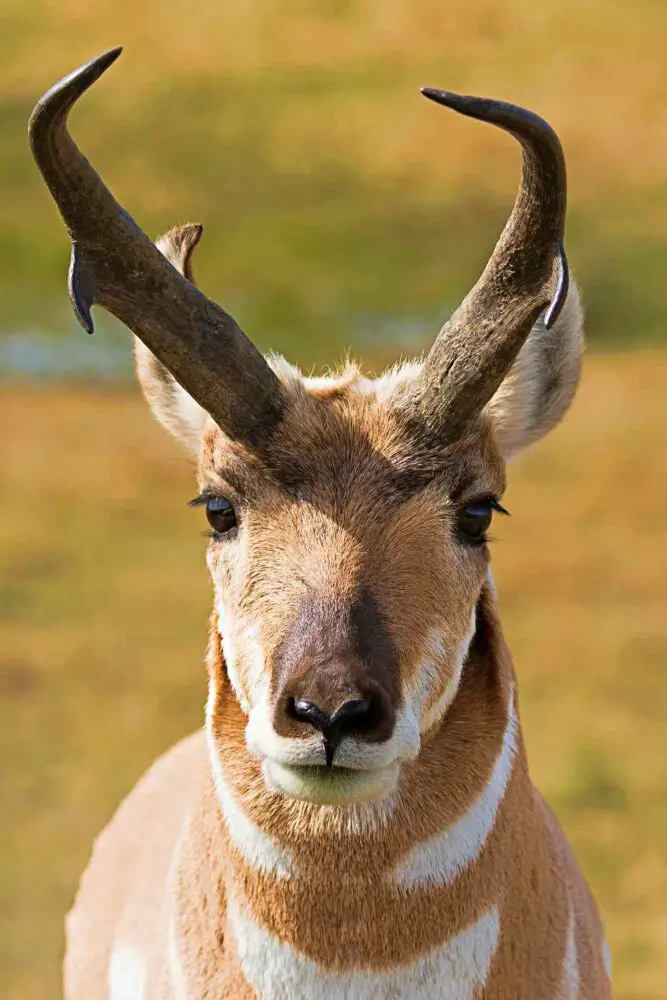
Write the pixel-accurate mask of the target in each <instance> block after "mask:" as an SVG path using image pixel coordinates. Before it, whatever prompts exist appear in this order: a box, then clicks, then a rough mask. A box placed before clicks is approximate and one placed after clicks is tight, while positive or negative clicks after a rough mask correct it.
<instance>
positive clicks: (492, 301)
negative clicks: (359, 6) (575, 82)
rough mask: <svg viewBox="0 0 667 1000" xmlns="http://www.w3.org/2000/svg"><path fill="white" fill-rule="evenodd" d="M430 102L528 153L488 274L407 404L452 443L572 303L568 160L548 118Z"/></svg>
mask: <svg viewBox="0 0 667 1000" xmlns="http://www.w3.org/2000/svg"><path fill="white" fill-rule="evenodd" d="M422 93H423V94H424V96H425V97H428V98H429V100H432V101H435V102H436V103H437V104H442V105H444V106H445V107H448V108H452V109H453V110H454V111H458V112H459V113H460V114H463V115H467V116H468V117H470V118H477V119H479V120H480V121H485V122H489V123H490V124H492V125H497V126H498V127H499V128H502V129H504V130H505V131H506V132H509V133H510V134H511V135H513V136H514V138H515V139H517V140H518V141H519V142H520V143H521V146H522V149H523V169H522V175H521V183H520V186H519V192H518V194H517V197H516V200H515V203H514V208H513V209H512V213H511V215H510V217H509V219H508V221H507V224H506V225H505V228H504V230H503V232H502V234H501V236H500V239H499V240H498V243H497V244H496V247H495V249H494V251H493V253H492V255H491V258H490V259H489V262H488V264H487V265H486V268H485V269H484V272H483V274H482V275H481V277H480V278H479V280H478V282H477V284H476V285H475V286H474V288H473V289H472V291H471V292H470V293H469V294H468V295H467V297H466V298H465V299H464V301H463V302H462V304H461V305H460V306H459V308H458V309H457V310H456V312H455V313H454V315H453V316H452V317H451V319H449V320H448V322H447V323H445V325H444V326H443V328H442V330H441V331H440V333H439V334H438V337H437V338H436V341H435V343H434V345H433V347H432V348H431V351H430V353H429V355H428V357H427V359H426V361H425V363H424V366H423V369H422V373H421V375H420V378H419V379H418V380H417V382H416V383H415V385H414V386H413V387H412V389H411V396H410V400H409V402H410V406H411V408H416V410H417V412H418V414H419V418H420V419H421V420H422V421H423V422H424V423H425V424H426V425H427V426H428V427H429V428H430V429H431V430H433V431H434V432H435V433H437V434H438V436H439V437H441V438H445V439H450V440H455V439H456V438H457V437H459V436H460V435H461V434H462V433H464V431H465V429H466V427H467V426H468V425H469V423H470V421H471V420H472V419H474V418H475V417H476V416H477V415H478V414H479V413H480V412H481V410H482V409H483V407H484V405H485V404H486V403H487V402H488V400H489V399H490V398H491V396H492V395H493V394H494V392H495V391H496V389H498V387H499V386H500V384H501V382H502V380H503V378H504V377H505V375H506V374H507V371H508V370H509V368H510V367H511V365H512V363H513V361H514V359H515V358H516V356H517V354H518V352H519V350H520V349H521V346H522V345H523V343H524V341H525V340H526V338H527V336H528V334H529V333H530V331H531V329H532V327H533V325H534V323H535V321H536V320H537V318H538V317H539V315H540V314H541V313H542V312H543V311H544V310H545V309H546V314H545V322H546V325H547V326H551V325H552V324H553V323H554V322H555V320H556V319H557V317H558V314H559V312H560V310H561V308H562V306H563V304H564V302H565V299H566V297H567V290H568V268H567V261H566V258H565V253H564V250H563V230H564V225H565V208H566V173H565V160H564V157H563V151H562V149H561V145H560V142H559V140H558V136H557V135H556V133H555V132H554V131H553V129H552V128H551V126H550V125H549V124H548V123H547V122H545V121H544V120H543V119H542V118H539V117H538V116H537V115H535V114H533V113H532V112H531V111H526V110H525V109H524V108H520V107H517V106H515V105H513V104H506V103H505V102H503V101H493V100H487V99H484V98H480V97H463V96H460V95H458V94H452V93H449V92H447V91H444V90H432V89H430V88H424V89H423V90H422Z"/></svg>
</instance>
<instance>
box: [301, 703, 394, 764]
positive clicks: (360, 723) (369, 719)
mask: <svg viewBox="0 0 667 1000" xmlns="http://www.w3.org/2000/svg"><path fill="white" fill-rule="evenodd" d="M291 709H292V711H291V714H292V715H293V717H294V718H295V719H300V720H301V721H302V722H308V723H310V725H311V726H314V727H315V729H319V731H320V732H321V733H322V736H323V737H324V753H325V755H326V762H327V767H331V766H332V764H333V759H334V754H335V753H336V750H337V749H338V747H339V746H340V742H341V740H342V739H343V737H344V736H356V735H359V734H361V733H367V732H368V731H369V730H370V729H372V728H373V727H374V726H375V724H376V716H377V710H376V706H374V704H373V702H371V701H369V700H368V699H366V698H364V699H357V700H356V701H346V702H345V703H344V704H343V705H341V706H340V708H337V709H336V711H335V712H334V713H333V715H329V714H328V713H327V712H323V711H322V709H321V708H319V707H318V706H317V705H314V704H313V702H312V701H304V700H302V699H297V700H295V701H293V702H292V705H291Z"/></svg>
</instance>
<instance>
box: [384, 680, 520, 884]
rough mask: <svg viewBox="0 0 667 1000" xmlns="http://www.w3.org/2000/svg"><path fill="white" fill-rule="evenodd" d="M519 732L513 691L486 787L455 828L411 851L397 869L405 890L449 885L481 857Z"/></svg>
mask: <svg viewBox="0 0 667 1000" xmlns="http://www.w3.org/2000/svg"><path fill="white" fill-rule="evenodd" d="M517 729H518V724H517V717H516V711H515V708H514V692H512V694H511V695H510V698H509V704H508V706H507V722H506V723H505V732H504V734H503V742H502V746H501V749H500V753H499V754H498V756H497V758H496V762H495V764H494V766H493V770H492V772H491V775H490V777H489V780H488V782H487V784H486V786H485V788H484V789H483V791H482V792H480V794H479V795H478V796H477V798H476V799H475V801H474V802H473V804H472V805H471V807H470V809H468V811H467V812H466V813H465V814H464V815H463V816H462V817H461V818H460V819H459V820H458V821H457V822H456V823H455V824H454V826H452V827H450V828H449V829H447V830H443V831H442V832H441V833H438V834H437V835H436V836H435V837H431V838H430V839H429V840H427V841H425V842H424V843H423V844H417V846H416V847H413V848H412V849H411V850H410V851H409V852H408V854H407V856H406V857H405V858H404V859H403V861H402V862H401V863H400V864H399V866H398V868H397V869H396V879H397V880H398V883H399V885H401V886H403V888H405V889H415V888H417V887H418V886H422V885H438V886H442V885H447V884H448V883H450V882H452V881H453V880H454V879H455V878H456V877H457V876H458V875H460V873H461V872H462V871H463V870H464V869H465V868H467V867H468V865H470V864H472V862H473V861H475V860H476V859H477V858H478V857H479V855H480V854H481V852H482V849H483V847H484V844H485V843H486V841H487V839H488V837H489V834H490V833H491V831H492V829H493V827H494V824H495V822H496V815H497V813H498V809H499V807H500V803H501V802H502V800H503V797H504V795H505V791H506V789H507V785H508V782H509V779H510V776H511V774H512V767H513V764H514V756H515V754H516V738H517Z"/></svg>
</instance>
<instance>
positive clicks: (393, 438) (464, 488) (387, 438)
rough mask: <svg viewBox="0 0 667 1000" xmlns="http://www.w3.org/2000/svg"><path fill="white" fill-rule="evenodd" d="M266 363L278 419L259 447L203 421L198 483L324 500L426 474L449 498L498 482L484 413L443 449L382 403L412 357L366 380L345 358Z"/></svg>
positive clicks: (393, 486)
mask: <svg viewBox="0 0 667 1000" xmlns="http://www.w3.org/2000/svg"><path fill="white" fill-rule="evenodd" d="M270 361H271V365H272V367H273V369H274V371H275V372H276V373H277V374H278V376H279V378H280V379H281V381H282V382H283V384H284V386H285V388H286V390H287V396H288V406H287V408H286V411H285V415H284V417H283V420H282V421H281V423H280V425H279V426H278V427H277V428H276V431H275V432H274V434H273V435H272V437H271V439H270V440H269V442H268V443H267V445H266V446H265V448H264V449H263V450H262V451H261V452H259V451H250V450H249V449H248V448H247V447H245V446H244V445H240V444H238V443H236V442H232V441H230V440H229V439H228V438H226V436H225V435H224V434H223V433H222V432H221V431H220V430H219V428H217V427H216V426H215V425H213V424H212V423H211V424H210V425H209V426H208V428H207V430H206V432H205V434H204V437H203V442H202V451H201V458H200V465H199V478H200V485H201V486H202V487H203V488H209V489H215V488H216V487H221V488H222V487H224V486H225V485H231V486H232V487H233V488H235V489H237V490H238V492H239V493H241V494H244V495H245V494H249V493H250V494H252V493H253V492H254V491H255V490H256V489H257V488H258V487H260V486H262V485H268V482H271V483H272V484H273V485H274V486H276V487H278V488H279V489H280V490H281V491H283V492H286V493H287V494H290V495H291V496H292V497H301V498H303V499H308V500H310V501H313V500H314V499H316V498H317V499H319V500H320V501H325V499H326V503H327V505H328V506H331V507H332V508H335V507H341V506H347V505H349V503H350V501H351V499H352V498H355V499H356V502H357V503H358V502H359V501H360V500H362V499H363V498H365V500H366V502H367V503H368V502H377V500H378V498H379V499H382V500H383V501H384V502H387V503H391V501H392V500H396V501H400V500H402V499H407V498H409V497H411V496H413V495H414V494H415V493H417V492H419V491H420V490H422V489H424V488H425V487H426V486H428V485H429V484H430V483H432V482H434V481H438V482H440V483H441V484H442V485H443V486H444V487H445V488H446V490H447V493H448V495H449V496H450V497H451V499H453V500H465V499H467V498H470V497H471V496H473V495H476V496H479V495H481V494H484V493H489V494H501V493H502V491H503V490H504V485H505V474H504V463H503V460H502V458H501V456H500V454H499V451H498V449H497V447H496V444H495V440H494V436H493V432H492V428H491V425H490V422H489V421H487V420H486V419H485V418H480V419H479V420H478V421H477V422H476V424H475V425H474V426H473V427H472V428H471V430H470V432H469V433H468V434H467V435H466V436H465V437H464V438H462V439H461V440H460V441H458V442H456V443H455V444H453V445H451V444H450V445H448V446H446V447H443V446H440V445H438V443H437V442H435V441H433V439H432V438H431V437H429V436H428V435H427V433H426V431H425V429H422V428H421V427H420V426H418V425H415V424H414V423H413V424H410V425H408V424H407V422H406V421H405V419H403V418H402V417H401V416H400V414H399V413H398V411H397V410H396V409H394V408H393V407H392V406H391V402H392V399H393V397H394V396H395V394H396V393H397V392H398V391H400V388H401V386H402V385H404V384H406V383H407V382H409V381H410V380H411V379H413V378H414V377H415V375H416V374H417V373H418V371H419V367H420V365H419V363H415V362H411V363H408V364H404V365H399V366H396V367H394V368H392V369H390V370H389V371H388V372H386V373H385V374H384V375H383V376H381V377H380V378H378V379H369V378H366V377H365V376H363V375H362V374H361V372H360V371H359V369H358V367H357V366H356V365H353V364H347V365H346V366H345V367H344V368H343V369H342V370H341V371H340V372H338V373H335V374H331V375H328V376H326V377H321V378H309V377H307V376H304V375H302V373H301V372H300V371H299V370H298V369H297V368H296V367H294V366H292V365H290V364H288V362H286V361H285V360H284V359H283V358H280V357H273V358H271V359H270Z"/></svg>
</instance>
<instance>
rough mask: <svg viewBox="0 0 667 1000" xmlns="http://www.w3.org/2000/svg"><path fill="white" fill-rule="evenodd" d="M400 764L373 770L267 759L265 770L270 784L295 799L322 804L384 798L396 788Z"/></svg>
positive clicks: (344, 803) (349, 802)
mask: <svg viewBox="0 0 667 1000" xmlns="http://www.w3.org/2000/svg"><path fill="white" fill-rule="evenodd" d="M399 767H400V764H399V762H398V761H394V762H393V763H391V764H389V765H388V766H387V767H382V768H378V769H377V770H374V771H359V770H355V769H352V768H348V767H332V768H331V769H327V768H326V767H322V766H303V765H288V764H279V763H278V761H275V760H270V759H267V760H265V761H264V763H263V765H262V773H263V775H264V780H265V782H266V784H267V786H268V788H269V789H270V790H271V791H272V792H278V793H279V794H281V795H286V796H288V797H289V798H292V799H299V800H301V801H302V802H311V803H313V804H314V805H320V806H345V805H356V804H357V803H360V802H381V801H382V800H383V799H386V798H389V796H391V794H392V793H393V792H394V791H395V790H396V786H397V784H398V772H399Z"/></svg>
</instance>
